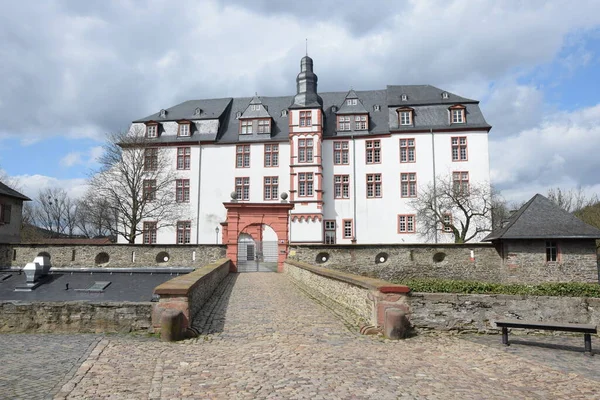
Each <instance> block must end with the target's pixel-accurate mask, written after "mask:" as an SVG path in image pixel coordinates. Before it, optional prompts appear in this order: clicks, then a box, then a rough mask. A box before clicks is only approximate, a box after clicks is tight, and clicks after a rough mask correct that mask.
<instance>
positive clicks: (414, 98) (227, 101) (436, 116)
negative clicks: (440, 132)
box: [133, 85, 491, 143]
mask: <svg viewBox="0 0 600 400" xmlns="http://www.w3.org/2000/svg"><path fill="white" fill-rule="evenodd" d="M442 93H444V90H442V89H439V88H436V87H434V86H431V85H407V86H387V88H386V89H383V90H365V91H355V90H351V91H350V92H325V93H319V95H320V97H321V98H322V101H323V106H322V109H323V112H324V124H325V126H324V130H323V136H324V137H338V136H339V137H347V136H351V135H354V136H368V135H378V134H386V133H390V131H410V130H417V129H418V130H429V129H463V128H477V129H487V130H489V129H490V128H491V126H490V125H489V124H488V123H487V122H486V120H485V118H484V117H483V114H482V113H481V110H480V109H479V102H478V101H476V100H472V99H468V98H465V97H460V96H457V95H455V94H453V93H449V92H446V93H448V99H443V98H442ZM403 94H405V95H406V96H407V100H406V101H402V95H403ZM347 96H352V97H356V98H358V100H359V101H358V104H357V106H350V107H353V108H359V109H357V110H353V112H356V113H364V112H368V113H369V131H348V132H337V131H336V129H337V124H336V112H334V111H333V110H332V107H333V106H335V107H336V108H337V113H340V112H344V110H345V109H344V108H343V107H344V106H345V99H346V98H347ZM294 97H295V96H294V95H290V96H278V97H265V96H261V97H257V96H254V97H240V98H222V99H207V100H190V101H186V102H184V103H181V104H178V105H176V106H173V107H171V108H168V109H166V111H167V115H166V117H165V118H161V117H160V112H157V113H155V114H152V115H150V116H148V117H146V118H142V119H139V120H136V121H133V122H148V121H157V122H161V121H177V120H181V119H186V120H192V121H194V120H201V119H219V121H220V127H219V132H218V134H216V135H202V137H201V140H202V141H212V140H214V141H216V142H223V143H240V142H246V141H264V140H265V137H266V138H267V139H269V140H272V141H278V142H284V141H288V140H289V137H288V134H289V117H288V115H287V114H284V115H282V111H283V110H286V111H287V110H289V109H290V107H291V105H292V103H293V101H294ZM256 101H259V102H260V103H262V104H263V105H264V106H265V107H266V111H262V110H261V111H260V117H263V116H266V115H265V114H266V113H268V115H270V116H271V117H272V118H273V123H272V125H271V134H270V135H266V134H260V135H258V134H253V135H240V134H239V119H238V117H237V114H238V112H239V113H240V115H241V114H244V117H246V116H248V117H250V113H251V111H250V110H248V112H250V113H249V114H245V113H244V112H245V111H247V108H248V105H249V104H251V102H256ZM455 104H462V105H464V106H465V107H466V123H464V124H454V125H451V124H450V121H449V116H448V107H450V106H452V105H455ZM317 106H318V107H320V105H317ZM376 106H378V111H376ZM399 107H411V108H413V109H414V121H413V122H414V125H412V126H409V127H404V126H402V127H399V126H398V116H397V113H396V109H397V108H399ZM196 108H200V109H202V114H201V115H200V116H196V115H194V111H195V110H196ZM349 111H350V110H349ZM263 112H264V114H263ZM257 117H258V116H257ZM180 140H182V139H180V138H167V137H160V138H159V139H158V141H161V142H163V141H165V142H178V141H180ZM186 140H187V141H196V140H200V138H199V137H196V135H195V134H192V138H186Z"/></svg>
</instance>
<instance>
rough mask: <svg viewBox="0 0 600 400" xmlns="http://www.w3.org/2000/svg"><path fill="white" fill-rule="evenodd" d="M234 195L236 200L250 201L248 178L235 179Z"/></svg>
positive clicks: (239, 177)
mask: <svg viewBox="0 0 600 400" xmlns="http://www.w3.org/2000/svg"><path fill="white" fill-rule="evenodd" d="M235 193H236V195H237V199H238V200H242V201H245V200H250V177H248V176H238V177H236V178H235Z"/></svg>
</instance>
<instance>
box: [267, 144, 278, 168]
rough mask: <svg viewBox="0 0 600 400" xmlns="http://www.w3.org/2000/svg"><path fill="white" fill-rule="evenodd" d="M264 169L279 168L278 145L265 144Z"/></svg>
mask: <svg viewBox="0 0 600 400" xmlns="http://www.w3.org/2000/svg"><path fill="white" fill-rule="evenodd" d="M264 153H265V167H268V168H271V167H278V166H279V145H278V144H265V150H264Z"/></svg>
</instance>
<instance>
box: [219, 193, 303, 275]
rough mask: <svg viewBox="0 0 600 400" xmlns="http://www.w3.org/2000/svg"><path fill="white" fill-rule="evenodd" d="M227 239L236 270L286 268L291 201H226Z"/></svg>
mask: <svg viewBox="0 0 600 400" xmlns="http://www.w3.org/2000/svg"><path fill="white" fill-rule="evenodd" d="M223 205H224V206H225V208H226V209H227V220H226V221H225V222H223V223H222V224H221V225H222V226H223V243H225V244H226V245H227V257H228V258H229V259H231V260H232V264H233V269H232V272H250V271H261V272H262V271H265V272H266V271H277V272H282V271H283V261H284V260H285V259H286V257H287V252H288V238H289V212H290V210H291V209H293V208H294V205H293V204H289V203H274V204H265V203H237V202H230V203H223Z"/></svg>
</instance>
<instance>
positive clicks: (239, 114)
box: [235, 111, 242, 119]
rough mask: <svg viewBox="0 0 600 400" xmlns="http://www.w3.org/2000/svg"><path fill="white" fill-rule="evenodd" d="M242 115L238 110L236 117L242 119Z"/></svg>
mask: <svg viewBox="0 0 600 400" xmlns="http://www.w3.org/2000/svg"><path fill="white" fill-rule="evenodd" d="M241 116H242V112H241V111H238V112H236V113H235V119H240V117H241Z"/></svg>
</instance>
